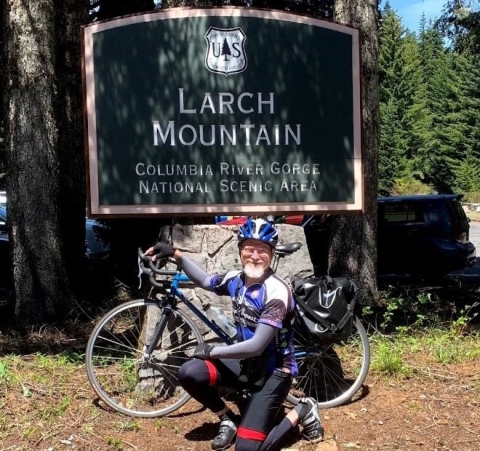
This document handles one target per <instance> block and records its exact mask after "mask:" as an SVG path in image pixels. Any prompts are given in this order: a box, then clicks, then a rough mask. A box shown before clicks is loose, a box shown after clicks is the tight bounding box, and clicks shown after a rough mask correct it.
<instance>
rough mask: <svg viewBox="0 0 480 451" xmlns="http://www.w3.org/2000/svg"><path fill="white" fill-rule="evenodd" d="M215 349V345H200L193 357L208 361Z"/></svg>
mask: <svg viewBox="0 0 480 451" xmlns="http://www.w3.org/2000/svg"><path fill="white" fill-rule="evenodd" d="M213 348H214V346H213V345H209V344H208V343H200V344H199V345H198V346H197V347H196V348H195V351H193V357H194V358H196V359H202V360H207V359H209V358H210V352H211V351H212V349H213Z"/></svg>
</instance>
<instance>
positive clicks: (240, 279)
mask: <svg viewBox="0 0 480 451" xmlns="http://www.w3.org/2000/svg"><path fill="white" fill-rule="evenodd" d="M210 288H211V290H212V291H214V292H215V293H216V294H218V295H220V296H230V298H231V300H232V304H233V317H234V319H235V324H236V326H237V339H238V341H245V340H248V339H250V338H252V337H253V335H254V333H255V329H256V327H257V324H259V323H262V324H267V325H270V326H272V327H274V328H276V329H278V333H277V334H276V336H275V338H274V339H273V340H272V341H271V342H270V343H269V344H268V346H267V351H268V352H269V355H270V361H269V367H268V373H269V374H272V373H273V371H274V370H275V368H279V369H283V371H286V372H289V373H290V374H291V375H292V376H293V377H294V376H296V375H297V372H298V368H297V363H296V360H295V357H294V348H293V328H292V325H293V320H294V305H295V304H294V301H293V297H292V292H291V290H290V288H289V286H288V285H287V283H286V282H285V281H284V280H282V279H281V278H280V277H278V276H277V275H276V274H275V273H274V271H273V270H272V269H270V268H269V269H268V270H267V271H266V274H265V278H264V279H263V281H262V282H260V283H254V284H252V285H250V286H248V287H247V286H246V285H245V274H244V273H243V272H242V271H231V272H229V273H227V274H225V275H214V276H211V279H210Z"/></svg>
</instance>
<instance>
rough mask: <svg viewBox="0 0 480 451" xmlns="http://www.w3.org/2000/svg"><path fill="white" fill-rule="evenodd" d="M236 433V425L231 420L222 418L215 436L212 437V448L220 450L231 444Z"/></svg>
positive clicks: (215, 450) (216, 450)
mask: <svg viewBox="0 0 480 451" xmlns="http://www.w3.org/2000/svg"><path fill="white" fill-rule="evenodd" d="M236 435H237V426H236V425H235V423H234V422H233V421H231V420H223V421H222V422H221V423H220V428H219V430H218V434H217V436H216V437H215V438H214V439H213V442H212V449H213V450H214V451H221V450H223V449H227V448H229V447H230V446H232V445H233V442H234V441H235V436H236Z"/></svg>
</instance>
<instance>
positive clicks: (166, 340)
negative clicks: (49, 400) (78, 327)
mask: <svg viewBox="0 0 480 451" xmlns="http://www.w3.org/2000/svg"><path fill="white" fill-rule="evenodd" d="M162 311H163V310H162V308H161V307H160V303H159V301H154V300H144V299H137V300H132V301H129V302H126V303H124V304H121V305H119V306H117V307H115V308H113V309H112V310H110V311H109V312H108V313H106V314H105V315H104V316H103V317H102V319H101V320H100V321H99V322H98V324H97V325H96V326H95V328H94V329H93V331H92V333H91V335H90V337H89V340H88V343H87V348H86V354H85V361H86V366H87V375H88V380H89V382H90V384H91V386H92V388H93V389H94V391H95V392H96V393H97V395H98V396H99V397H100V399H101V400H102V401H103V402H104V403H105V404H107V405H108V406H109V407H110V408H112V409H114V410H115V411H117V412H119V413H122V414H124V415H128V416H134V417H142V418H153V417H160V416H165V415H168V414H170V413H172V412H174V411H175V410H177V409H179V408H180V407H181V406H183V405H184V404H185V403H186V402H187V401H188V400H189V399H190V395H189V394H188V393H187V392H186V391H185V390H184V389H183V388H182V387H181V386H180V384H179V382H178V379H177V376H176V373H177V370H178V368H179V367H180V365H181V364H182V363H183V362H185V361H187V360H189V359H191V358H192V355H193V350H194V349H195V347H196V346H197V345H198V343H201V342H203V341H204V340H203V337H202V334H201V332H200V330H199V329H198V327H197V326H196V325H195V323H194V322H193V321H192V320H191V319H190V318H189V317H188V316H186V315H185V313H183V312H182V311H180V310H178V309H176V308H173V309H172V311H171V314H170V317H169V319H168V323H167V325H166V327H165V329H164V331H163V332H162V336H161V337H160V340H159V342H158V345H157V346H156V351H155V352H154V353H153V356H152V357H151V358H150V359H148V358H146V356H145V355H144V352H143V349H144V348H146V346H145V340H144V339H143V338H144V337H145V335H146V334H150V333H151V332H150V330H151V329H152V327H151V328H150V329H149V327H148V326H146V321H147V320H146V318H150V319H149V320H148V321H151V322H153V323H154V324H157V323H158V320H159V319H160V316H161V314H162ZM155 321H156V322H155ZM153 328H154V327H153Z"/></svg>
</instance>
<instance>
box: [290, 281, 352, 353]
mask: <svg viewBox="0 0 480 451" xmlns="http://www.w3.org/2000/svg"><path fill="white" fill-rule="evenodd" d="M292 285H293V293H294V296H295V300H296V312H295V322H294V333H295V335H296V339H297V340H299V341H300V342H304V343H305V344H308V343H312V341H313V342H326V341H330V342H331V341H341V340H344V339H346V338H348V337H349V336H350V334H351V329H352V321H353V311H354V306H355V302H356V298H357V293H358V286H357V284H356V283H355V282H354V281H353V280H352V279H351V278H349V277H329V276H322V277H310V278H305V279H304V278H299V277H297V278H295V279H294V280H293V284H292Z"/></svg>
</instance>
